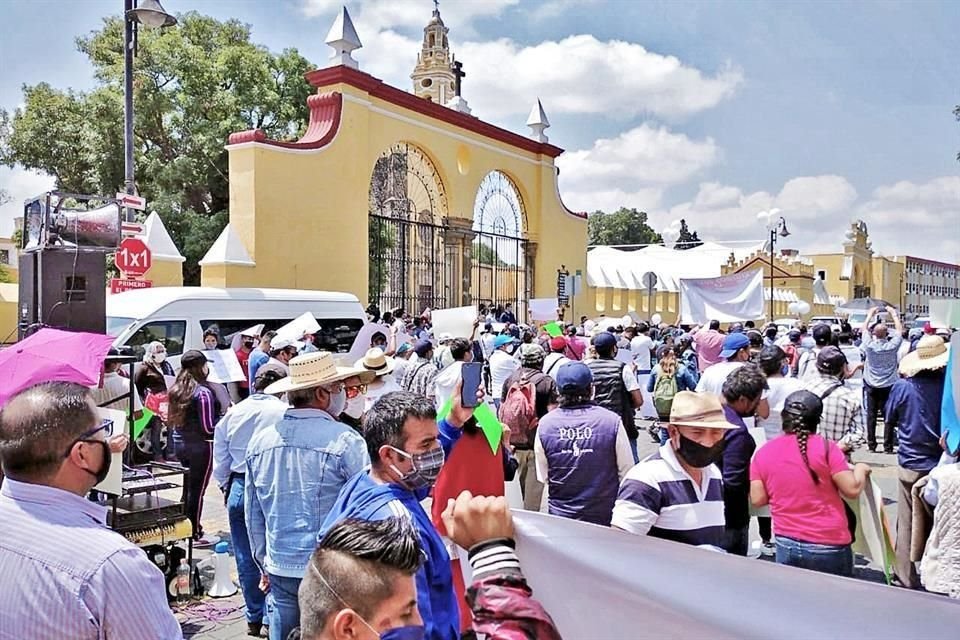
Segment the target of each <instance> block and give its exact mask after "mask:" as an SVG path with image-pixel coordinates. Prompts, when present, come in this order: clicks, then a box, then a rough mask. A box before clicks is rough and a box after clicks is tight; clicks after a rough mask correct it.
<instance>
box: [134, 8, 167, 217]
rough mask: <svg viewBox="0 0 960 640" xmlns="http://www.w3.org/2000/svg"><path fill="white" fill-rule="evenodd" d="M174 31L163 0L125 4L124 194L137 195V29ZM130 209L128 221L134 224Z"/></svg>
mask: <svg viewBox="0 0 960 640" xmlns="http://www.w3.org/2000/svg"><path fill="white" fill-rule="evenodd" d="M137 24H142V25H144V26H146V27H161V28H162V27H172V26H173V25H175V24H177V19H176V18H175V17H174V16H172V15H170V14H169V13H167V12H166V11H164V10H163V6H162V5H161V4H160V0H140V2H139V3H138V2H137V0H123V190H124V192H125V193H128V194H130V195H134V193H135V192H136V182H135V180H134V175H133V174H134V166H133V49H134V39H135V37H136V25H137ZM133 216H134V212H133V209H130V208H129V207H128V208H127V210H126V215H125V218H124V219H125V220H126V221H127V222H132V221H133Z"/></svg>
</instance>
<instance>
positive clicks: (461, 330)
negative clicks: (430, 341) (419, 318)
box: [430, 307, 477, 340]
mask: <svg viewBox="0 0 960 640" xmlns="http://www.w3.org/2000/svg"><path fill="white" fill-rule="evenodd" d="M430 318H431V320H432V321H433V338H434V340H439V339H440V336H442V335H443V334H445V333H446V334H449V335H450V337H451V338H469V337H470V336H471V335H472V334H473V323H474V321H475V320H476V319H477V309H476V307H454V308H452V309H434V310H433V311H432V312H430Z"/></svg>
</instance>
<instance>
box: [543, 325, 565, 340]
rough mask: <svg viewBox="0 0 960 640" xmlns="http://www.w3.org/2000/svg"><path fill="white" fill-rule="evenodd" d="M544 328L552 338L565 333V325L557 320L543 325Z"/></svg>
mask: <svg viewBox="0 0 960 640" xmlns="http://www.w3.org/2000/svg"><path fill="white" fill-rule="evenodd" d="M543 330H544V331H546V332H547V334H548V335H549V336H550V337H551V338H559V337H560V336H562V335H563V327H561V326H560V323H559V322H556V321H554V322H548V323H547V324H545V325H543Z"/></svg>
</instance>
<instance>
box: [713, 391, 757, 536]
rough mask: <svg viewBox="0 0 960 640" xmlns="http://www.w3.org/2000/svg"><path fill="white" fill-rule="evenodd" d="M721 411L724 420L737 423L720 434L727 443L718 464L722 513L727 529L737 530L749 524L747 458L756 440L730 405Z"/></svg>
mask: <svg viewBox="0 0 960 640" xmlns="http://www.w3.org/2000/svg"><path fill="white" fill-rule="evenodd" d="M723 413H724V415H725V416H726V418H727V422H729V423H730V424H735V425H737V428H736V429H728V430H727V431H726V432H725V433H724V434H723V439H724V440H726V441H727V444H726V448H725V449H724V450H723V457H722V458H720V463H719V464H718V465H717V466H718V467H720V471H722V472H723V505H724V506H723V514H724V518H725V519H726V524H727V528H730V529H739V528H742V527H746V526H747V525H749V524H750V459H751V458H753V452H754V451H756V450H757V442H756V440H754V439H753V436H751V435H750V432H749V431H748V430H747V425H746V423H745V422H744V421H743V418H741V417H740V415H738V414H737V412H736V411H734V410H733V409H731V408H730V406H729V405H727V404H724V405H723Z"/></svg>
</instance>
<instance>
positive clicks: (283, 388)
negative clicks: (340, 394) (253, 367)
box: [264, 351, 376, 395]
mask: <svg viewBox="0 0 960 640" xmlns="http://www.w3.org/2000/svg"><path fill="white" fill-rule="evenodd" d="M288 366H289V368H290V374H289V375H288V376H287V377H286V378H283V379H282V380H277V381H276V382H274V383H273V384H272V385H270V386H269V387H267V388H266V389H264V393H267V394H270V395H274V394H277V393H286V392H287V391H296V390H297V389H309V388H311V387H319V386H321V385H325V384H330V383H331V382H339V381H341V380H346V379H347V378H352V377H353V376H358V377H359V378H360V382H361V383H362V384H368V383H370V382H372V381H373V380H374V378H376V375H375V374H374V373H373V372H372V371H367V370H366V369H357V368H354V367H338V366H337V361H336V359H334V357H333V354H332V353H330V352H329V351H315V352H313V353H305V354H303V355H301V356H297V357H295V358H291V360H290V362H289V363H288Z"/></svg>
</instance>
